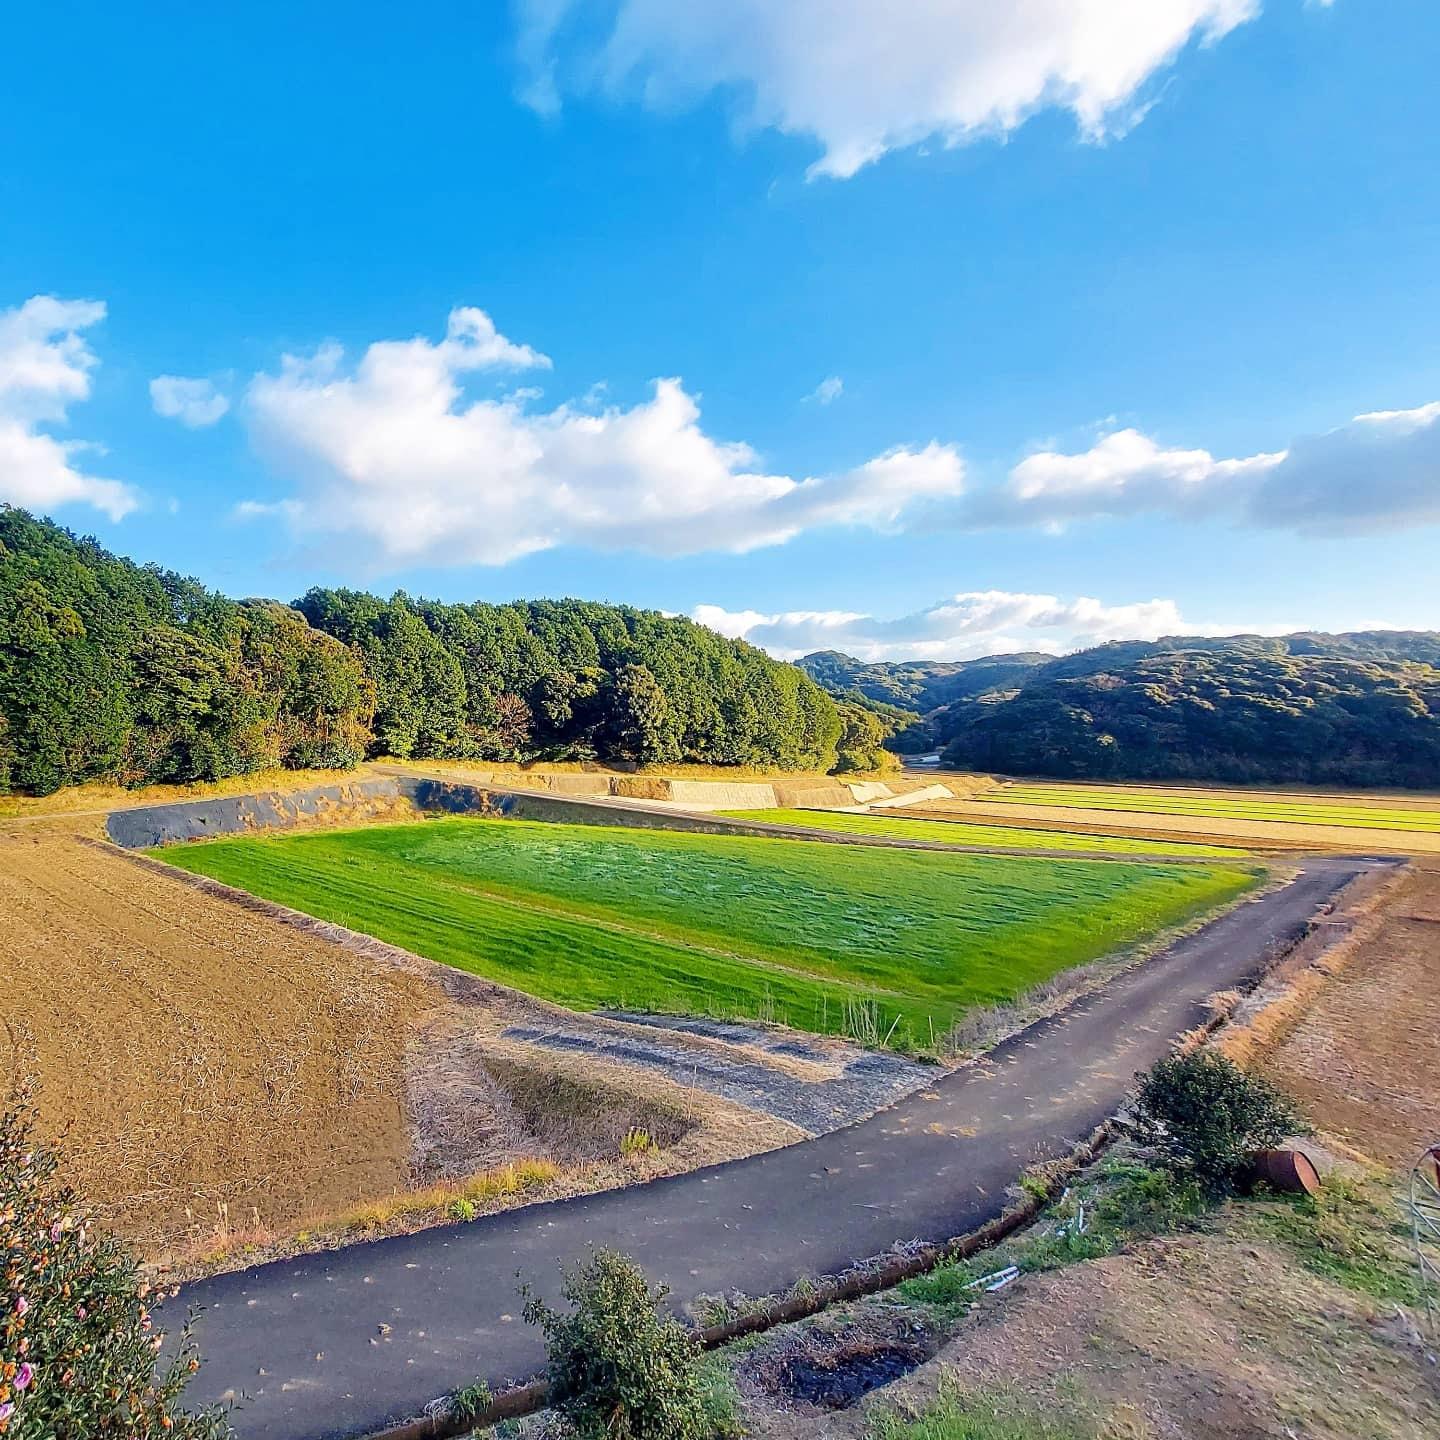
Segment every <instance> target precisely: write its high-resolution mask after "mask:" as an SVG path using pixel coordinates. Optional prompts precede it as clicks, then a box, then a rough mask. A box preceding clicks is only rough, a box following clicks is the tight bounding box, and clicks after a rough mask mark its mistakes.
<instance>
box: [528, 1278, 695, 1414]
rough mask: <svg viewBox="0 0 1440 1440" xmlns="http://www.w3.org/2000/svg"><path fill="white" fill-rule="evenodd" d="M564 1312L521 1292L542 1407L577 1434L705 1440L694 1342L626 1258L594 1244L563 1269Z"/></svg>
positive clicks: (660, 1293) (660, 1295) (661, 1293)
mask: <svg viewBox="0 0 1440 1440" xmlns="http://www.w3.org/2000/svg"><path fill="white" fill-rule="evenodd" d="M562 1292H563V1294H564V1296H565V1299H566V1300H567V1301H568V1302H569V1306H570V1309H569V1310H568V1312H562V1311H558V1310H554V1309H552V1308H551V1307H550V1306H548V1305H546V1304H545V1303H544V1301H542V1300H540V1299H538V1298H536V1297H535V1296H534V1295H532V1294H530V1293H529V1291H528V1290H526V1291H524V1292H522V1293H524V1295H525V1312H524V1313H525V1320H526V1322H527V1323H528V1324H531V1325H538V1326H540V1328H541V1329H542V1330H543V1331H544V1333H545V1346H546V1351H547V1354H548V1357H549V1363H548V1376H549V1380H550V1400H551V1404H552V1405H554V1407H555V1408H556V1409H557V1410H558V1411H559V1412H560V1413H561V1415H563V1416H564V1417H565V1419H566V1420H567V1421H568V1422H569V1424H570V1426H571V1427H572V1429H573V1430H574V1432H575V1434H576V1435H577V1436H579V1437H580V1440H602V1437H603V1440H707V1437H708V1435H709V1432H710V1430H711V1426H710V1424H709V1423H708V1420H707V1407H706V1404H705V1395H704V1392H703V1389H702V1385H701V1378H700V1373H699V1363H700V1347H699V1345H698V1344H697V1342H696V1340H695V1338H694V1336H693V1335H691V1333H690V1332H689V1331H688V1330H686V1329H685V1327H684V1326H683V1325H681V1324H680V1323H679V1321H677V1320H675V1319H673V1318H672V1317H670V1316H668V1315H664V1314H662V1313H661V1311H660V1308H659V1307H660V1305H661V1303H662V1302H663V1301H664V1299H665V1295H666V1293H667V1292H666V1291H665V1290H663V1289H661V1290H657V1291H654V1292H652V1291H651V1289H650V1286H649V1283H648V1281H647V1280H646V1279H645V1275H644V1272H643V1271H642V1270H641V1269H640V1267H639V1266H638V1265H636V1264H635V1262H634V1261H633V1260H629V1259H627V1258H626V1257H625V1256H623V1255H617V1254H616V1253H615V1252H614V1251H613V1250H597V1251H596V1252H595V1253H594V1254H593V1255H592V1256H591V1257H590V1259H589V1260H588V1261H586V1262H585V1263H584V1264H583V1265H581V1266H579V1267H577V1268H576V1269H574V1270H571V1271H568V1272H567V1273H566V1275H565V1279H564V1284H563V1286H562Z"/></svg>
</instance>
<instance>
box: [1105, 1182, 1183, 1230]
mask: <svg viewBox="0 0 1440 1440" xmlns="http://www.w3.org/2000/svg"><path fill="white" fill-rule="evenodd" d="M1204 1208H1205V1197H1204V1195H1203V1194H1202V1193H1201V1190H1200V1186H1199V1184H1198V1183H1197V1182H1196V1181H1195V1180H1194V1179H1193V1178H1192V1177H1191V1176H1188V1175H1176V1174H1174V1173H1173V1172H1172V1171H1169V1170H1146V1169H1138V1168H1137V1169H1135V1170H1126V1171H1125V1172H1123V1173H1120V1174H1117V1175H1116V1176H1115V1183H1114V1184H1113V1185H1111V1186H1109V1187H1108V1188H1107V1189H1106V1190H1105V1191H1104V1192H1103V1193H1102V1194H1101V1196H1100V1198H1099V1199H1098V1200H1097V1201H1096V1202H1095V1224H1096V1225H1097V1226H1099V1227H1100V1228H1101V1229H1103V1230H1112V1231H1117V1232H1119V1233H1120V1234H1123V1235H1127V1236H1128V1235H1169V1234H1171V1233H1173V1232H1174V1231H1176V1230H1183V1229H1184V1228H1185V1226H1186V1224H1187V1223H1188V1222H1189V1221H1191V1220H1193V1219H1194V1218H1195V1217H1196V1216H1197V1215H1199V1214H1200V1213H1201V1211H1202V1210H1204Z"/></svg>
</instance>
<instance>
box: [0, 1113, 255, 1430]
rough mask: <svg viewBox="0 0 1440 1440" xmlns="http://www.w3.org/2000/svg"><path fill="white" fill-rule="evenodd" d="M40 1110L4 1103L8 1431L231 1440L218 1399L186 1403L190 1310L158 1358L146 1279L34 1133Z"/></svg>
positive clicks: (0, 1167)
mask: <svg viewBox="0 0 1440 1440" xmlns="http://www.w3.org/2000/svg"><path fill="white" fill-rule="evenodd" d="M34 1120H35V1116H34V1112H33V1111H32V1110H31V1109H30V1108H29V1107H28V1106H26V1105H25V1104H23V1103H22V1104H20V1105H17V1106H15V1107H14V1108H12V1109H10V1110H8V1111H7V1112H5V1113H4V1114H3V1115H0V1248H3V1251H4V1265H5V1269H4V1283H3V1288H0V1303H3V1307H4V1308H3V1312H0V1316H3V1318H0V1434H3V1435H4V1436H5V1440H103V1437H110V1436H114V1437H122V1436H123V1437H125V1440H162V1437H168V1440H224V1437H229V1436H230V1435H232V1433H233V1432H232V1431H231V1428H230V1425H229V1422H228V1420H227V1419H226V1418H225V1415H224V1414H223V1413H222V1412H220V1411H206V1412H204V1413H201V1414H194V1415H192V1414H187V1413H186V1412H184V1411H183V1410H181V1409H180V1408H179V1400H180V1396H181V1392H182V1391H183V1390H184V1388H185V1386H186V1385H187V1384H188V1383H189V1381H190V1377H191V1376H192V1375H193V1374H194V1373H195V1371H196V1370H197V1369H198V1368H199V1360H198V1358H197V1356H196V1354H195V1350H194V1347H193V1345H192V1344H191V1342H190V1327H189V1323H188V1321H187V1323H186V1325H185V1327H184V1328H183V1330H182V1331H181V1334H180V1340H179V1344H178V1346H176V1347H175V1348H174V1350H173V1352H172V1356H171V1358H170V1359H169V1360H168V1361H166V1362H162V1363H161V1364H160V1365H159V1367H158V1369H157V1366H156V1355H157V1352H158V1351H159V1350H160V1349H161V1345H162V1340H163V1336H162V1335H161V1334H160V1332H159V1331H157V1330H156V1329H155V1324H154V1319H153V1317H152V1316H151V1314H150V1310H149V1307H148V1304H147V1299H148V1296H147V1290H146V1287H145V1286H144V1285H142V1284H140V1282H139V1278H138V1276H137V1274H136V1270H135V1262H134V1261H133V1260H132V1259H131V1257H130V1255H129V1254H128V1252H127V1251H126V1250H125V1249H124V1247H123V1246H122V1245H121V1244H120V1243H119V1242H118V1241H116V1240H113V1239H109V1238H105V1237H102V1236H100V1235H98V1234H97V1233H96V1232H95V1229H94V1226H93V1222H92V1221H91V1220H90V1218H89V1217H88V1215H87V1214H86V1212H85V1210H84V1208H83V1206H82V1204H81V1202H80V1198H79V1197H78V1196H77V1195H76V1194H75V1193H74V1191H72V1190H70V1189H69V1188H68V1187H66V1186H64V1185H61V1184H59V1183H57V1181H56V1178H55V1170H56V1162H55V1157H54V1155H53V1154H51V1153H50V1152H49V1151H48V1150H47V1149H45V1148H44V1147H43V1146H41V1145H39V1144H37V1143H36V1142H35V1140H34V1138H33V1127H34Z"/></svg>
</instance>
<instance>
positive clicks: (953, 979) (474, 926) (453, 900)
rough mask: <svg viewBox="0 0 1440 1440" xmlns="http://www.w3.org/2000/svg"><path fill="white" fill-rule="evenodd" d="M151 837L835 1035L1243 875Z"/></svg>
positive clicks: (1195, 905) (947, 1011) (800, 845)
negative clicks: (864, 1008)
mask: <svg viewBox="0 0 1440 1440" xmlns="http://www.w3.org/2000/svg"><path fill="white" fill-rule="evenodd" d="M153 853H157V854H160V855H161V856H162V857H163V858H164V859H165V860H167V861H169V862H170V863H172V864H175V865H179V866H181V867H183V868H184V869H187V870H192V871H195V872H198V873H201V874H205V875H209V876H212V877H213V878H215V879H217V880H222V881H224V882H226V883H227V884H231V885H235V886H238V887H240V888H242V889H245V890H248V891H251V892H252V893H254V894H257V895H262V896H265V897H266V898H268V899H271V900H276V901H279V902H280V903H281V904H284V905H288V906H291V907H293V908H294V909H297V910H302V911H305V912H306V913H307V914H311V915H315V916H317V917H320V918H322V919H326V920H332V921H336V922H338V923H340V924H344V925H348V926H350V927H352V928H354V929H357V930H362V931H365V932H366V933H368V934H371V935H375V936H378V937H379V938H381V939H383V940H387V941H389V942H390V943H392V944H395V945H400V946H403V947H405V948H406V949H409V950H414V951H417V952H418V953H420V954H422V955H427V956H429V957H430V958H432V959H434V960H439V961H443V962H444V963H446V964H449V965H455V966H458V967H460V968H461V969H464V970H469V971H472V972H474V973H475V974H478V975H483V976H486V977H489V978H491V979H494V980H498V981H500V982H502V983H504V984H506V985H511V986H515V987H516V988H518V989H521V990H525V991H528V992H530V993H531V994H534V995H539V996H542V997H544V998H546V999H549V1000H555V1001H558V1002H560V1003H561V1004H564V1005H568V1006H571V1007H574V1008H576V1009H598V1008H604V1007H612V1006H613V1007H626V1008H634V1009H647V1010H655V1011H667V1012H682V1013H690V1014H701V1015H717V1016H725V1017H758V1018H773V1019H776V1020H780V1021H783V1022H786V1023H789V1024H792V1025H796V1026H799V1027H801V1028H804V1029H810V1030H820V1031H832V1032H843V1031H845V1030H846V1029H847V1027H848V1028H852V1029H853V1028H855V1025H854V1021H855V1015H856V1013H857V1012H856V1010H855V1009H854V1003H855V1002H860V1001H870V1002H873V1004H872V1005H871V1006H870V1007H869V1014H870V1015H871V1016H872V1017H873V1018H874V1020H875V1021H876V1022H877V1023H878V1026H879V1029H880V1032H881V1037H882V1038H884V1035H885V1034H886V1033H887V1032H888V1033H889V1034H890V1039H891V1043H892V1044H897V1045H909V1044H919V1045H923V1044H926V1043H928V1040H929V1036H930V1033H931V1027H932V1026H933V1030H934V1033H935V1034H936V1035H937V1036H939V1035H942V1034H943V1033H944V1031H945V1029H946V1028H947V1027H948V1026H949V1024H950V1023H951V1022H952V1021H953V1020H954V1019H955V1018H956V1017H957V1016H958V1015H959V1014H960V1012H961V1011H963V1010H964V1009H966V1008H967V1007H969V1006H972V1005H975V1004H977V1003H986V1002H991V1001H996V1000H1003V999H1007V998H1010V997H1012V996H1014V995H1016V994H1018V993H1019V992H1021V991H1023V990H1025V989H1027V988H1029V987H1030V986H1032V985H1034V984H1036V983H1037V982H1039V981H1042V980H1045V979H1048V978H1049V977H1050V976H1052V975H1054V974H1055V973H1056V972H1057V971H1059V970H1062V969H1064V968H1066V967H1067V966H1071V965H1075V964H1079V963H1081V962H1084V961H1087V960H1092V959H1094V958H1096V957H1097V956H1100V955H1103V954H1105V953H1107V952H1110V951H1113V950H1116V949H1118V948H1120V947H1122V946H1127V945H1131V944H1133V943H1134V942H1136V941H1139V940H1141V939H1143V938H1145V937H1146V936H1148V935H1151V934H1153V933H1154V932H1156V931H1157V930H1160V929H1162V928H1164V927H1166V926H1168V925H1172V924H1174V923H1176V922H1178V921H1182V920H1184V919H1186V918H1188V917H1190V916H1192V915H1194V914H1196V913H1197V912H1199V911H1201V910H1204V909H1207V908H1209V907H1211V906H1214V905H1217V904H1219V903H1221V902H1224V901H1227V900H1229V899H1232V898H1233V897H1235V896H1238V895H1240V894H1241V893H1243V892H1244V891H1245V890H1246V889H1248V888H1249V887H1250V886H1252V885H1253V884H1255V883H1256V881H1257V879H1258V874H1259V872H1258V871H1256V870H1255V869H1254V868H1253V867H1241V866H1238V865H1224V864H1216V865H1213V866H1211V865H1157V864H1144V863H1140V862H1136V863H1131V862H1128V861H1103V860H1060V859H1048V858H1045V859H1041V858H1037V859H1029V858H1018V857H1009V856H984V855H965V854H955V855H947V854H943V853H938V852H927V851H905V850H885V849H876V850H867V849H863V848H860V847H857V846H841V845H830V844H826V843H824V842H820V841H804V840H785V839H769V838H756V837H749V836H713V835H693V834H684V833H679V832H673V831H662V830H633V829H620V828H613V829H612V828H607V827H598V826H586V825H558V824H545V823H536V822H527V821H521V820H483V819H469V818H466V819H437V820H429V821H426V822H424V823H421V824H408V825H387V826H371V827H368V828H365V829H359V830H348V831H329V832H324V833H314V834H303V835H289V836H267V837H249V836H247V837H244V838H236V839H224V840H214V841H206V842H203V843H199V844H192V845H183V846H174V847H170V848H168V849H165V850H164V851H160V852H153ZM847 1002H849V1003H848V1004H847ZM892 1025H893V1027H894V1028H893V1030H892V1028H891V1027H892Z"/></svg>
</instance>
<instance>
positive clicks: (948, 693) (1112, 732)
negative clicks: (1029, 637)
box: [800, 630, 1440, 788]
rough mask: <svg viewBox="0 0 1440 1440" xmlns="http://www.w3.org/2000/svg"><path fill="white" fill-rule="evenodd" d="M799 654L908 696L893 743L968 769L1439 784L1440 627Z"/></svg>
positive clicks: (809, 662)
mask: <svg viewBox="0 0 1440 1440" xmlns="http://www.w3.org/2000/svg"><path fill="white" fill-rule="evenodd" d="M817 662H818V663H817ZM800 664H801V666H802V667H803V668H805V669H806V671H807V673H809V674H810V675H811V676H812V677H813V678H814V679H816V680H817V682H818V683H820V684H821V685H824V686H825V687H826V688H827V689H829V688H832V687H833V686H837V685H841V684H845V683H846V682H848V684H849V686H850V688H851V689H859V690H860V691H861V693H862V694H867V695H868V694H872V693H874V692H875V691H876V690H879V689H880V688H881V687H885V686H889V687H891V688H892V690H895V691H899V692H902V693H905V694H907V695H908V696H909V700H908V703H909V705H910V706H911V708H914V709H917V710H919V711H920V712H921V718H920V719H919V720H918V721H916V722H915V723H914V724H912V725H911V726H910V727H909V728H908V729H905V730H902V731H901V732H900V734H899V735H898V736H897V738H896V739H895V740H894V741H892V742H891V743H892V744H893V745H894V746H895V748H897V749H899V750H902V751H909V752H911V753H914V752H915V751H918V750H921V749H925V748H930V747H942V748H943V749H944V751H945V759H946V762H947V763H948V764H951V765H954V766H957V767H960V768H964V769H974V770H993V771H998V772H1001V773H1005V774H1016V775H1046V776H1057V777H1067V778H1086V779H1133V780H1164V779H1194V780H1226V781H1235V782H1245V781H1257V782H1265V783H1271V784H1275V783H1284V782H1297V783H1305V784H1334V785H1369V786H1383V785H1393V786H1410V787H1418V788H1433V787H1437V786H1440V632H1435V631H1410V630H1366V631H1354V632H1350V633H1345V634H1338V635H1330V634H1325V633H1323V632H1318V631H1299V632H1297V633H1295V634H1293V635H1284V636H1261V635H1228V636H1169V637H1165V638H1162V639H1160V640H1154V641H1116V642H1113V643H1111V644H1107V645H1099V646H1095V647H1093V648H1092V649H1089V650H1081V651H1078V652H1076V653H1075V654H1073V655H1064V656H1059V657H1052V656H1043V655H1033V654H1024V655H1001V656H991V657H987V658H986V659H983V660H972V661H957V662H933V661H927V662H914V663H912V664H866V663H863V662H860V661H857V660H853V659H851V658H850V657H848V656H844V655H838V654H836V653H835V652H833V651H829V652H823V653H822V654H821V655H818V656H806V657H805V659H804V660H802V661H801V662H800ZM812 666H813V667H814V668H812ZM927 702H928V703H927ZM899 703H906V702H899Z"/></svg>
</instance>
